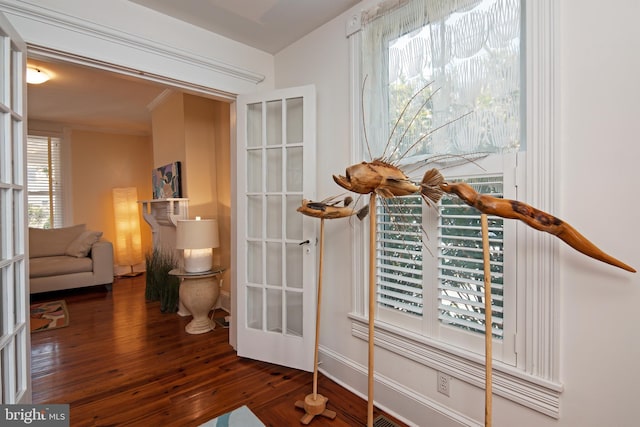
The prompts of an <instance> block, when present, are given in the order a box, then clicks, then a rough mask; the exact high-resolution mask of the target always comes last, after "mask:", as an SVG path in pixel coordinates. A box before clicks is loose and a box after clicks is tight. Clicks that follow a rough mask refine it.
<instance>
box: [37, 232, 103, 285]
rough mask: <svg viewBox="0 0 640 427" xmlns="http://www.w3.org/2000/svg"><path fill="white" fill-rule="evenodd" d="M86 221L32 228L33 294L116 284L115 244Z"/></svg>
mask: <svg viewBox="0 0 640 427" xmlns="http://www.w3.org/2000/svg"><path fill="white" fill-rule="evenodd" d="M101 237H102V232H101V231H91V230H87V227H86V225H85V224H80V225H74V226H72V227H64V228H53V229H39V228H30V229H29V286H30V292H31V293H32V294H35V293H41V292H49V291H57V290H61V289H72V288H80V287H85V286H95V285H107V288H109V289H110V287H111V284H112V283H113V245H112V244H111V242H108V241H106V240H101V239H100V238H101Z"/></svg>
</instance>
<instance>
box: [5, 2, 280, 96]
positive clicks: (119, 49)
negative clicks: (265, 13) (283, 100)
mask: <svg viewBox="0 0 640 427" xmlns="http://www.w3.org/2000/svg"><path fill="white" fill-rule="evenodd" d="M0 11H2V12H3V13H4V14H5V15H6V16H7V18H8V19H9V21H10V22H11V24H12V25H13V26H14V27H15V28H16V30H17V31H18V32H19V33H20V35H21V36H22V37H23V39H24V40H25V41H26V42H27V43H28V44H29V45H30V46H31V47H36V48H37V47H43V46H44V47H46V49H44V52H41V53H43V54H45V55H47V56H48V55H54V57H55V52H56V51H59V52H63V53H64V54H72V55H74V56H79V57H84V58H91V59H92V60H96V61H99V62H102V63H108V64H113V65H117V66H119V67H121V69H122V70H126V69H133V70H140V71H144V72H146V73H149V75H150V77H152V76H153V75H157V76H161V77H162V78H163V79H169V80H168V81H169V82H171V81H173V82H172V83H173V84H175V85H177V86H179V87H180V84H181V82H189V83H190V84H192V85H199V86H201V87H205V88H215V89H217V91H219V92H221V93H222V94H223V95H224V93H225V92H227V93H231V94H238V93H245V92H253V91H255V90H259V89H270V88H271V87H273V56H272V55H270V54H268V53H265V52H262V51H259V50H257V49H254V48H251V47H249V46H247V45H244V44H241V43H238V42H235V41H232V40H230V39H227V38H225V37H222V36H219V35H217V34H213V33H211V32H208V31H205V30H203V29H201V28H199V27H196V26H193V25H190V24H187V23H184V22H182V21H179V20H177V19H174V18H171V17H169V16H166V15H163V14H160V13H158V12H155V11H153V10H151V9H148V8H145V7H142V6H140V5H138V4H136V3H132V2H130V1H127V0H109V1H85V0H47V1H46V2H43V1H38V0H0ZM31 51H32V52H33V49H31ZM39 51H40V50H39ZM134 75H135V74H134ZM260 79H262V80H261V81H260Z"/></svg>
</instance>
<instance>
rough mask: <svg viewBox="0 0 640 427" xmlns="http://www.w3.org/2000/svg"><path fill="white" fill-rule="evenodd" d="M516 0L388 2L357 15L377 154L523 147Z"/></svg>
mask: <svg viewBox="0 0 640 427" xmlns="http://www.w3.org/2000/svg"><path fill="white" fill-rule="evenodd" d="M520 3H521V0H393V1H387V2H383V3H380V4H379V5H378V6H377V7H375V8H373V9H371V10H368V11H366V12H364V13H363V16H362V23H363V29H362V43H361V46H362V51H361V66H362V81H363V86H362V96H363V99H362V104H363V110H364V112H363V119H364V126H365V132H366V136H367V140H368V143H369V146H370V149H371V152H372V155H373V157H380V156H383V157H385V158H386V159H389V160H399V159H401V158H405V159H407V158H409V157H413V158H418V157H429V156H433V155H438V154H464V153H476V152H482V153H501V152H508V151H516V150H518V149H521V148H522V145H523V144H522V141H521V136H520V133H521V129H520V111H521V99H520V93H521V90H520V86H521V83H520V65H521V63H520V57H521V56H520V50H521V40H520V30H519V29H520V11H521V9H520V6H521V4H520ZM416 93H418V95H417V96H415V98H414V99H413V101H412V102H411V103H410V105H409V106H408V108H407V109H406V111H404V114H403V113H402V111H403V109H404V108H405V106H406V105H407V103H408V102H409V100H410V99H411V97H412V96H413V95H415V94H416ZM393 129H395V130H393ZM390 135H391V137H390ZM416 156H418V157H416Z"/></svg>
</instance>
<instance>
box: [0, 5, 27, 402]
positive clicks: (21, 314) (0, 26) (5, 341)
mask: <svg viewBox="0 0 640 427" xmlns="http://www.w3.org/2000/svg"><path fill="white" fill-rule="evenodd" d="M0 41H1V44H0V116H1V117H2V119H1V120H2V121H1V122H0V287H1V288H0V303H1V304H2V313H1V314H0V380H1V386H0V403H2V404H12V403H30V402H31V368H30V366H29V365H30V360H31V357H30V354H29V352H30V349H31V341H30V335H29V333H30V332H29V324H28V319H29V317H28V315H27V313H28V309H29V307H28V305H29V304H28V303H29V291H28V289H27V287H28V285H27V280H28V279H27V277H28V276H27V272H28V265H27V264H28V257H27V255H26V252H27V247H26V246H27V211H26V208H25V206H26V201H27V188H26V172H25V165H26V160H25V159H26V153H27V152H26V119H27V117H26V105H25V98H26V83H25V70H26V55H27V50H26V45H25V43H24V42H23V41H22V39H21V38H20V36H19V35H18V34H17V32H16V31H15V30H14V29H13V27H12V26H11V24H10V23H9V21H8V20H7V19H6V18H5V16H4V15H3V14H1V13H0Z"/></svg>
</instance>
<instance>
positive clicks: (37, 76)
mask: <svg viewBox="0 0 640 427" xmlns="http://www.w3.org/2000/svg"><path fill="white" fill-rule="evenodd" d="M50 78H51V76H49V73H47V72H46V71H43V70H41V69H40V68H37V67H32V66H27V83H29V84H34V85H39V84H42V83H44V82H46V81H49V79H50Z"/></svg>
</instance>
